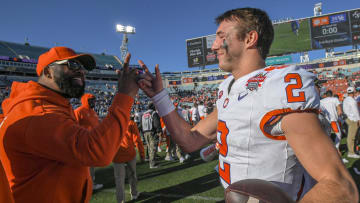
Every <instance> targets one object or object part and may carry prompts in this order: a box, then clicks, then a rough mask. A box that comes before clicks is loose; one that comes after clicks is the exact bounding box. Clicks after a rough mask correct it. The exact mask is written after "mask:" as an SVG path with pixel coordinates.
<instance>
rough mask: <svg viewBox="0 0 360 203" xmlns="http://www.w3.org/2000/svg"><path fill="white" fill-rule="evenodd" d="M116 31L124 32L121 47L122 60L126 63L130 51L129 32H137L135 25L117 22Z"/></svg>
mask: <svg viewBox="0 0 360 203" xmlns="http://www.w3.org/2000/svg"><path fill="white" fill-rule="evenodd" d="M116 32H119V33H123V34H124V35H123V40H122V43H121V47H120V52H121V61H122V62H123V63H124V60H125V57H126V54H127V53H128V37H127V35H128V34H135V33H136V31H135V27H133V26H130V25H127V26H124V25H121V24H117V25H116Z"/></svg>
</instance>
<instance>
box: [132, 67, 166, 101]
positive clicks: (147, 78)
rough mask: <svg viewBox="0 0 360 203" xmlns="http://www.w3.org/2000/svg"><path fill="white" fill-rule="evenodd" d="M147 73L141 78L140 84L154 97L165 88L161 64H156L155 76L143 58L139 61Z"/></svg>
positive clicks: (149, 95)
mask: <svg viewBox="0 0 360 203" xmlns="http://www.w3.org/2000/svg"><path fill="white" fill-rule="evenodd" d="M138 63H139V65H140V66H141V67H142V68H143V69H144V71H145V73H144V74H143V75H142V76H141V78H139V80H138V84H139V86H140V88H141V89H142V90H143V91H144V92H145V94H146V95H147V96H148V97H150V98H151V97H153V96H155V95H156V94H158V93H159V92H161V90H163V89H164V87H163V84H162V79H161V75H160V69H159V64H156V66H155V76H154V75H153V74H151V73H150V71H149V69H148V68H147V66H146V65H145V64H144V62H143V61H142V60H139V61H138Z"/></svg>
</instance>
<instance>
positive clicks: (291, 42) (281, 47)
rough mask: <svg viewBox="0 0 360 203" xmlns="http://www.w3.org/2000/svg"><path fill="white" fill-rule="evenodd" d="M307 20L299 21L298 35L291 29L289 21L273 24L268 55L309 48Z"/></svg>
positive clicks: (301, 50) (307, 49) (309, 39)
mask: <svg viewBox="0 0 360 203" xmlns="http://www.w3.org/2000/svg"><path fill="white" fill-rule="evenodd" d="M309 26H310V25H309V20H308V19H306V20H302V21H300V28H299V32H298V35H296V34H295V33H294V32H293V31H292V30H291V23H281V24H276V25H274V32H275V36H274V41H273V43H272V45H271V48H270V55H269V56H272V55H282V54H284V53H296V52H304V51H309V50H311V38H310V27H309Z"/></svg>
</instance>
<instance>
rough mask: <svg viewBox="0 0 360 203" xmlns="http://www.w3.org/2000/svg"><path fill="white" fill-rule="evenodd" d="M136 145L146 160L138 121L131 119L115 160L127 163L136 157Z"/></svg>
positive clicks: (142, 157)
mask: <svg viewBox="0 0 360 203" xmlns="http://www.w3.org/2000/svg"><path fill="white" fill-rule="evenodd" d="M135 145H136V147H137V148H138V150H139V153H140V157H141V159H142V160H144V159H145V153H144V145H143V142H142V141H141V137H140V133H139V129H138V127H137V125H136V123H135V122H134V121H132V120H130V121H129V127H128V131H127V133H126V136H124V137H123V138H122V139H121V144H120V147H119V150H118V152H117V153H116V155H115V157H114V159H113V162H115V163H125V162H128V161H131V160H132V159H134V157H135V156H136V151H135Z"/></svg>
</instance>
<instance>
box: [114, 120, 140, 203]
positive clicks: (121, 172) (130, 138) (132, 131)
mask: <svg viewBox="0 0 360 203" xmlns="http://www.w3.org/2000/svg"><path fill="white" fill-rule="evenodd" d="M135 145H136V147H137V148H138V151H139V154H140V158H141V160H142V162H143V161H144V160H145V153H144V145H143V143H142V141H141V137H140V133H139V129H138V127H137V124H136V123H135V122H134V116H131V117H130V121H129V127H128V131H127V133H126V136H123V138H122V139H121V144H120V148H119V151H118V152H117V153H116V155H115V157H114V159H113V162H114V176H115V184H116V199H117V202H118V203H123V202H125V170H126V171H127V176H128V180H129V185H130V194H131V200H135V199H137V198H138V197H139V195H140V193H139V192H138V191H137V176H136V151H135Z"/></svg>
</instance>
